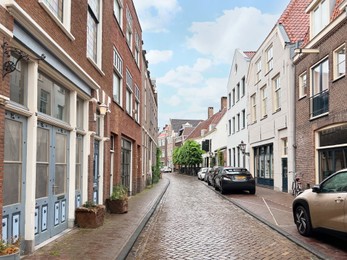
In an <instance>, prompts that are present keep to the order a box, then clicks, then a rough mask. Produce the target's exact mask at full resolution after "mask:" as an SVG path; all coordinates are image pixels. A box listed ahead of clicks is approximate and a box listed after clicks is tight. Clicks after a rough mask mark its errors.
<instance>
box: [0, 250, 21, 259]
mask: <svg viewBox="0 0 347 260" xmlns="http://www.w3.org/2000/svg"><path fill="white" fill-rule="evenodd" d="M0 260H20V252H19V251H18V252H17V253H13V254H10V255H0Z"/></svg>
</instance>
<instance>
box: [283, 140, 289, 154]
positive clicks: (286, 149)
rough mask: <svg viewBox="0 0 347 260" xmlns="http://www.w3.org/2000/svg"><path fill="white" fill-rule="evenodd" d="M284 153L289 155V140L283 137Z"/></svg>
mask: <svg viewBox="0 0 347 260" xmlns="http://www.w3.org/2000/svg"><path fill="white" fill-rule="evenodd" d="M282 155H283V156H286V155H288V140H287V138H283V139H282Z"/></svg>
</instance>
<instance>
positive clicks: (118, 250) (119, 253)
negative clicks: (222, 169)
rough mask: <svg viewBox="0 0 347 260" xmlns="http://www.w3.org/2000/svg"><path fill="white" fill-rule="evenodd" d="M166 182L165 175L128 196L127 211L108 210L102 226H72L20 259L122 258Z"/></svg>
mask: <svg viewBox="0 0 347 260" xmlns="http://www.w3.org/2000/svg"><path fill="white" fill-rule="evenodd" d="M169 184H170V183H169V180H168V179H167V178H163V179H161V180H160V182H159V183H158V184H155V185H154V186H153V187H152V188H149V189H145V190H144V191H142V192H141V193H139V194H136V195H135V196H132V197H131V198H130V199H129V211H128V213H126V214H109V213H107V214H106V217H105V222H104V225H103V226H101V227H99V228H96V229H80V228H74V229H72V230H70V231H69V232H67V233H66V234H63V235H62V236H60V237H59V238H57V239H55V240H54V241H52V242H50V243H46V244H45V245H41V247H40V248H38V249H37V250H35V252H34V253H33V254H32V255H29V256H24V257H22V259H25V260H27V259H39V260H40V259H42V260H43V259H44V260H49V259H64V260H72V259H74V260H76V259H83V260H86V259H91V260H96V259H124V258H125V257H126V255H127V254H128V252H129V250H130V249H131V247H132V245H133V243H134V242H135V240H136V238H137V236H138V235H139V234H140V232H141V230H142V229H143V227H144V226H145V224H146V223H147V221H148V219H149V218H150V217H151V215H152V213H153V212H154V210H155V208H156V206H157V204H158V203H159V201H160V199H161V197H162V196H163V195H164V193H165V191H166V189H167V187H168V186H169Z"/></svg>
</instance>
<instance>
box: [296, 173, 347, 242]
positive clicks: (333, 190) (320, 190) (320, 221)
mask: <svg viewBox="0 0 347 260" xmlns="http://www.w3.org/2000/svg"><path fill="white" fill-rule="evenodd" d="M346 201H347V169H343V170H340V171H338V172H336V173H334V174H332V175H330V176H329V177H328V178H326V179H325V180H323V181H322V182H321V183H320V184H319V185H315V186H314V187H313V188H312V189H308V190H305V191H304V192H303V193H301V194H300V195H299V196H297V197H296V198H295V199H294V201H293V216H294V222H295V224H296V227H297V230H298V232H299V233H300V234H301V235H303V236H309V235H311V233H312V231H313V230H314V229H317V228H322V229H326V230H331V231H337V232H338V233H344V235H346V234H347V202H346Z"/></svg>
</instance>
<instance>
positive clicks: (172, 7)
mask: <svg viewBox="0 0 347 260" xmlns="http://www.w3.org/2000/svg"><path fill="white" fill-rule="evenodd" d="M134 4H135V7H136V12H137V13H138V16H139V17H140V20H141V27H142V30H144V31H150V32H165V31H166V27H167V26H168V25H169V23H170V22H171V21H172V19H173V18H174V16H175V14H176V13H177V12H180V11H181V7H180V5H179V4H178V2H177V0H134Z"/></svg>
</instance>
